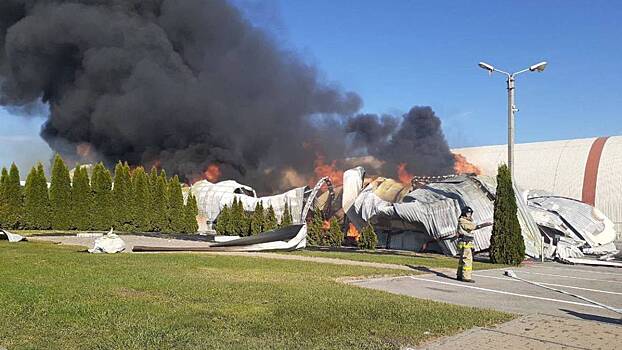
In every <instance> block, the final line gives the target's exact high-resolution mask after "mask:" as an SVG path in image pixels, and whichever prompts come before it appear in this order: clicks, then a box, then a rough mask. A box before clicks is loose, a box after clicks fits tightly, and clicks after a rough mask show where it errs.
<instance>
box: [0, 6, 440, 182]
mask: <svg viewBox="0 0 622 350" xmlns="http://www.w3.org/2000/svg"><path fill="white" fill-rule="evenodd" d="M41 101H42V102H44V103H45V104H46V105H47V106H49V117H48V120H47V122H46V123H45V124H44V126H43V128H42V131H41V135H42V137H43V138H44V139H45V140H46V141H47V142H48V144H49V145H50V146H51V147H52V148H53V149H54V150H56V151H58V152H60V153H61V154H63V155H64V156H66V157H73V158H75V159H79V158H80V155H78V154H76V153H77V149H78V148H79V147H78V146H80V145H82V146H84V145H85V144H86V145H90V149H92V150H93V151H94V153H95V154H96V155H97V158H99V159H101V160H104V161H105V162H107V164H108V165H111V164H112V163H114V162H115V161H117V160H124V161H128V162H129V163H130V164H134V165H139V164H142V165H147V166H149V165H151V164H154V163H156V162H159V164H160V165H161V166H162V167H163V168H165V169H166V170H167V171H168V172H169V173H179V174H182V175H183V176H185V177H186V179H191V178H193V177H196V176H198V175H200V174H201V173H202V171H203V170H204V169H206V168H207V166H208V165H209V164H218V165H220V166H221V169H222V172H223V177H225V178H235V179H237V180H240V181H243V182H247V183H250V184H252V185H254V186H257V187H258V188H259V189H260V190H263V191H272V190H275V189H277V188H278V187H279V186H280V183H279V181H280V175H281V173H282V172H283V171H284V170H287V169H295V170H296V171H297V172H298V173H301V174H312V172H313V159H314V158H315V156H316V154H318V153H319V154H322V155H323V156H324V157H326V159H328V160H332V159H342V158H343V157H345V156H347V155H348V152H349V151H350V150H351V148H352V147H353V145H350V144H348V142H346V140H347V138H346V137H344V136H345V135H346V133H347V132H352V133H353V134H354V136H353V138H354V140H355V142H354V144H355V145H354V146H355V147H358V148H360V147H361V143H367V144H368V145H369V147H368V148H369V152H370V153H372V154H374V155H376V156H377V157H379V158H381V159H384V158H387V157H391V158H394V157H398V154H399V153H394V154H391V155H387V154H383V151H387V150H388V151H393V152H397V151H399V152H400V153H403V152H405V150H406V152H419V151H423V150H425V152H424V153H422V154H421V155H418V156H415V155H410V153H408V154H407V156H406V158H405V159H404V160H403V161H406V162H408V161H410V159H411V157H412V159H413V160H421V159H425V162H421V164H420V165H417V164H415V165H414V166H415V167H417V169H418V168H421V169H423V168H424V167H425V166H427V165H431V166H436V165H437V163H438V162H437V161H434V159H433V158H435V157H436V156H438V154H436V155H435V154H434V152H435V151H437V152H442V153H443V154H442V156H441V158H443V159H445V158H447V152H448V148H447V145H446V143H445V140H444V137H443V136H442V132H440V121H438V119H436V124H435V122H434V120H432V119H434V118H435V116H434V115H433V113H432V112H431V110H430V111H429V113H432V114H431V115H430V116H429V118H416V117H413V118H410V117H405V118H404V119H403V121H402V122H401V124H400V125H399V126H398V123H397V122H396V121H395V119H394V118H393V119H392V118H391V117H383V118H379V117H378V119H377V120H375V123H376V124H373V123H374V121H373V120H372V124H371V126H370V127H374V128H378V130H375V129H374V130H372V129H370V130H369V131H368V130H365V128H363V127H362V124H363V123H364V122H365V121H366V120H368V119H369V118H370V117H369V116H362V117H360V118H357V117H356V113H357V112H358V111H359V109H360V107H361V104H362V102H361V99H360V98H359V96H358V95H357V94H355V93H352V92H346V91H343V90H342V89H341V88H339V87H338V86H334V85H333V84H330V83H327V82H324V81H323V80H322V79H321V78H320V77H319V75H318V73H317V71H316V69H315V68H314V67H313V66H311V65H309V64H306V63H304V62H303V60H301V59H299V58H298V57H297V56H296V54H295V53H292V52H290V51H287V50H284V49H282V48H280V47H278V45H276V44H275V42H274V41H273V40H272V39H271V38H270V37H269V36H268V35H267V34H266V33H265V32H263V31H262V30H260V29H258V28H256V27H254V26H253V25H251V24H250V23H249V22H248V21H247V20H246V19H245V17H244V16H243V15H242V13H241V12H240V11H239V10H238V9H237V8H235V7H234V6H232V5H231V4H229V3H228V2H226V1H224V0H210V1H205V0H183V1H179V0H64V1H63V0H1V1H0V105H3V106H8V107H12V108H21V109H23V110H28V108H29V106H33V105H36V104H37V103H40V102H41ZM411 113H412V111H411ZM409 115H410V113H409ZM372 119H373V118H372ZM411 119H413V120H411ZM357 123H358V124H357ZM357 125H360V126H357ZM372 132H373V133H379V134H380V135H381V136H384V138H381V139H376V138H375V137H372V136H371V135H370V136H367V133H372ZM428 132H430V133H432V134H427V133H428ZM439 137H440V139H439ZM381 140H382V141H381ZM426 142H432V143H433V145H431V147H430V148H428V147H424V146H422V145H423V144H424V143H426ZM439 142H440V143H442V144H444V147H441V145H438V143H439ZM403 147H405V148H403ZM86 148H88V147H86ZM82 149H85V147H82ZM92 156H93V155H91V157H92ZM390 160H391V159H390ZM391 162H393V161H392V160H391ZM440 163H441V165H442V166H441V167H440V168H434V169H429V170H426V171H427V172H436V171H439V170H443V171H444V170H445V169H444V167H445V163H444V161H443V162H440Z"/></svg>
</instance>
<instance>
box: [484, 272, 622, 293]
mask: <svg viewBox="0 0 622 350" xmlns="http://www.w3.org/2000/svg"><path fill="white" fill-rule="evenodd" d="M473 276H475V277H485V278H494V279H497V280H504V281H511V282H520V281H519V280H515V279H513V278H507V277H496V276H487V275H479V274H473ZM538 283H540V284H543V285H545V286H552V287H562V288H571V289H580V290H585V291H588V292H599V293H607V294H615V295H622V293H619V292H611V291H608V290H601V289H591V288H582V287H575V286H567V285H564V284H555V283H544V282H538Z"/></svg>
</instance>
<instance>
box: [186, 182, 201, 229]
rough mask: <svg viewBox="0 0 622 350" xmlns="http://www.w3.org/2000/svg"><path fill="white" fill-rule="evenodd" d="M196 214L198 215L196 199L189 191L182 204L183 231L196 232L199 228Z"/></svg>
mask: <svg viewBox="0 0 622 350" xmlns="http://www.w3.org/2000/svg"><path fill="white" fill-rule="evenodd" d="M197 215H199V209H198V207H197V200H196V199H195V198H194V196H193V195H192V192H190V193H188V198H187V199H186V205H185V206H184V223H185V229H184V232H185V233H196V232H197V231H198V230H199V224H198V222H197Z"/></svg>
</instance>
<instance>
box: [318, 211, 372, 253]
mask: <svg viewBox="0 0 622 350" xmlns="http://www.w3.org/2000/svg"><path fill="white" fill-rule="evenodd" d="M307 240H308V242H309V244H310V245H315V246H330V247H339V246H341V245H343V243H344V240H345V234H344V232H343V224H342V222H340V220H339V219H338V218H337V217H334V216H333V217H332V218H330V220H328V221H326V220H325V219H324V217H323V215H322V212H321V211H320V210H317V209H316V210H315V211H314V212H313V217H312V219H311V222H310V223H309V225H308V226H307ZM356 243H357V246H358V247H359V248H362V249H376V245H377V244H378V237H377V236H376V233H375V232H374V229H373V227H372V226H371V225H369V224H368V225H366V226H365V227H364V228H363V230H362V231H361V232H360V234H359V237H358V240H357V241H356Z"/></svg>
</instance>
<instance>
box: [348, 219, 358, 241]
mask: <svg viewBox="0 0 622 350" xmlns="http://www.w3.org/2000/svg"><path fill="white" fill-rule="evenodd" d="M360 235H361V234H360V233H359V230H357V229H356V227H355V226H354V225H352V223H350V224H349V225H348V232H347V233H346V236H347V237H352V238H354V239H355V240H357V241H358V239H359V236H360Z"/></svg>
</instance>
